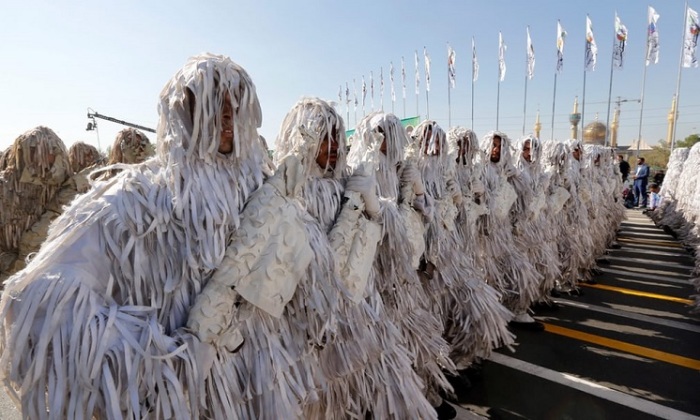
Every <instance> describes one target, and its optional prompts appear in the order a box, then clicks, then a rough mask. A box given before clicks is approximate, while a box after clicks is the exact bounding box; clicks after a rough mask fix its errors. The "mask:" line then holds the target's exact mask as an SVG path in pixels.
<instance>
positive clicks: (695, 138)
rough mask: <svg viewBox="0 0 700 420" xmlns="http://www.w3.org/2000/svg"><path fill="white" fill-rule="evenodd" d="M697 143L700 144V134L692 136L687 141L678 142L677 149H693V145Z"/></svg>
mask: <svg viewBox="0 0 700 420" xmlns="http://www.w3.org/2000/svg"><path fill="white" fill-rule="evenodd" d="M697 142H700V135H699V134H691V135H689V136H688V137H686V138H685V139H683V140H681V141H679V142H676V144H675V147H693V145H694V144H695V143H697Z"/></svg>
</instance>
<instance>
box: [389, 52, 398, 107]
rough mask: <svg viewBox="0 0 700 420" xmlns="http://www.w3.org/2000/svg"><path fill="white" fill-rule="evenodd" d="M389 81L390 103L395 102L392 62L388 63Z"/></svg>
mask: <svg viewBox="0 0 700 420" xmlns="http://www.w3.org/2000/svg"><path fill="white" fill-rule="evenodd" d="M389 81H390V82H391V83H390V85H391V102H396V91H394V62H393V61H391V62H389Z"/></svg>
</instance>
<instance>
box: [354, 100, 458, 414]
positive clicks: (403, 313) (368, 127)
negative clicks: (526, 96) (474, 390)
mask: <svg viewBox="0 0 700 420" xmlns="http://www.w3.org/2000/svg"><path fill="white" fill-rule="evenodd" d="M375 139H376V140H375ZM382 142H384V144H385V147H386V154H384V153H381V152H380V151H379V150H378V149H377V148H376V147H374V146H375V143H376V144H379V145H381V144H382ZM408 143H409V140H408V135H407V133H406V130H405V129H404V128H403V126H402V125H401V121H400V120H399V119H398V117H396V116H395V115H394V114H385V113H382V112H376V113H372V114H370V115H368V116H366V117H365V118H364V119H363V120H362V121H361V122H360V123H359V124H358V126H357V128H356V131H355V134H354V136H353V142H352V147H351V149H350V153H349V155H348V163H349V165H350V166H351V167H358V166H360V165H361V164H363V163H366V162H365V161H366V160H367V159H368V158H369V159H371V158H376V159H377V160H378V165H377V171H376V178H377V185H378V187H379V198H380V207H381V220H382V227H383V229H382V231H383V232H382V240H381V242H380V243H379V247H378V249H377V258H376V259H375V261H374V266H373V272H372V275H373V276H374V277H375V280H374V282H375V284H376V286H377V289H378V291H379V293H380V296H381V298H382V301H383V303H384V307H385V310H386V314H387V315H388V316H389V319H391V321H392V322H393V323H394V324H395V325H396V326H397V327H398V328H399V330H400V332H401V334H402V337H403V340H402V344H403V345H404V346H405V347H406V348H407V349H408V350H409V354H410V355H411V357H412V361H411V362H412V364H413V366H414V369H415V370H416V372H417V373H418V374H419V375H420V377H421V379H423V381H424V382H425V383H426V385H427V387H428V388H429V389H433V390H437V389H440V388H441V389H444V390H446V391H448V392H451V390H452V387H451V386H450V385H449V383H448V382H447V379H446V377H445V375H444V374H443V372H442V370H443V369H445V370H447V371H451V372H454V365H453V364H452V361H451V360H450V359H449V358H448V354H449V350H450V349H449V346H448V344H447V342H446V341H445V340H444V339H443V338H442V333H443V325H442V323H441V322H440V320H439V319H438V318H437V317H436V316H435V315H434V314H433V313H432V310H431V308H430V299H429V298H428V296H427V295H426V292H425V290H424V289H423V285H422V284H421V281H420V278H419V277H418V272H417V271H416V268H414V267H413V265H412V260H413V254H414V253H415V250H414V249H413V246H412V244H411V240H410V239H409V237H408V235H409V233H408V229H410V228H411V227H412V226H411V222H409V220H411V219H413V218H416V217H417V218H418V220H420V217H421V216H422V214H424V213H423V212H418V211H417V210H416V209H415V208H414V207H413V206H415V207H416V208H418V209H424V208H425V202H424V201H421V202H420V203H419V201H420V200H424V199H425V197H424V196H423V195H419V196H416V191H418V192H424V187H423V180H422V179H421V177H420V173H419V172H418V170H417V169H416V168H415V166H414V167H413V168H410V167H409V166H410V164H409V163H407V162H405V161H404V153H405V149H406V147H407V146H408ZM374 155H376V157H375V156H374ZM416 184H417V185H416ZM421 231H422V230H421ZM420 241H421V245H423V244H424V239H423V237H422V235H421V237H420ZM422 248H424V245H423V246H422V247H421V249H422ZM431 403H432V404H433V405H439V401H437V399H436V398H433V399H431Z"/></svg>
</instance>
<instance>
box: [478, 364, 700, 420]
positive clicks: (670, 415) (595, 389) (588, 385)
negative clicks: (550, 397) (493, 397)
mask: <svg viewBox="0 0 700 420" xmlns="http://www.w3.org/2000/svg"><path fill="white" fill-rule="evenodd" d="M489 360H491V361H492V362H494V363H498V364H500V365H503V366H506V367H509V368H511V369H516V370H519V371H521V372H525V373H528V374H530V375H534V376H537V377H539V378H542V379H546V380H548V381H551V382H555V383H558V384H560V385H564V386H567V387H569V388H573V389H576V390H578V391H581V392H585V393H587V394H590V395H593V396H595V397H598V398H602V399H604V400H608V401H610V402H613V403H616V404H620V405H622V406H625V407H628V408H631V409H633V410H636V411H640V412H643V413H646V414H650V415H652V416H657V417H660V418H663V419H698V420H700V417H698V416H694V415H692V414H689V413H686V412H683V411H680V410H676V409H675V408H671V407H666V406H663V405H661V404H657V403H655V402H652V401H649V400H645V399H642V398H638V397H635V396H633V395H629V394H625V393H622V392H620V391H616V390H614V389H611V388H608V387H606V386H603V385H600V384H597V383H595V382H591V381H588V380H585V379H581V378H579V377H577V376H575V375H570V374H567V373H563V372H557V371H554V370H551V369H547V368H545V367H542V366H538V365H535V364H532V363H528V362H525V361H522V360H519V359H516V358H514V357H509V356H505V355H503V354H500V353H493V354H491V357H490V358H489Z"/></svg>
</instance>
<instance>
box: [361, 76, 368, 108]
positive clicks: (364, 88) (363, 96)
mask: <svg viewBox="0 0 700 420" xmlns="http://www.w3.org/2000/svg"><path fill="white" fill-rule="evenodd" d="M366 99H367V83H365V75H364V74H363V75H362V111H364V110H365V100H366Z"/></svg>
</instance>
